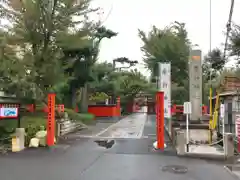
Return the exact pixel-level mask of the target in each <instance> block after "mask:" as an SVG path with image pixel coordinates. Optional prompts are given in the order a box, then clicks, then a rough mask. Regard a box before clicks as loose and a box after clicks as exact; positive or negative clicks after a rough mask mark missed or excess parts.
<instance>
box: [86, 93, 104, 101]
mask: <svg viewBox="0 0 240 180" xmlns="http://www.w3.org/2000/svg"><path fill="white" fill-rule="evenodd" d="M108 98H109V96H108V95H107V94H106V93H104V92H96V93H94V94H92V95H91V96H90V97H89V100H90V101H95V102H100V101H105V100H106V99H108Z"/></svg>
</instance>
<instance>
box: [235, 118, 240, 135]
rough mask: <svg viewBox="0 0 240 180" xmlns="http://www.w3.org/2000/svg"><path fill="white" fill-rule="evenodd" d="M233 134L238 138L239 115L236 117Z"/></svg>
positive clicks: (239, 129) (239, 133)
mask: <svg viewBox="0 0 240 180" xmlns="http://www.w3.org/2000/svg"><path fill="white" fill-rule="evenodd" d="M235 134H236V137H238V136H239V138H240V115H236V125H235Z"/></svg>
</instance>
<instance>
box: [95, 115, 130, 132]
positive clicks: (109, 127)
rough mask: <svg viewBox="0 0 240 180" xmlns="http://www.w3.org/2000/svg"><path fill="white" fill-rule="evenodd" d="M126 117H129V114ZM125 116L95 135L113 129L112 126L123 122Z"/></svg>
mask: <svg viewBox="0 0 240 180" xmlns="http://www.w3.org/2000/svg"><path fill="white" fill-rule="evenodd" d="M130 116H131V115H130ZM126 118H129V116H128V117H126ZM124 119H125V118H123V119H121V120H120V121H118V122H116V123H114V124H112V125H110V126H108V127H107V128H106V129H104V130H102V131H100V132H99V133H97V134H96V135H95V136H100V135H101V134H103V133H105V132H107V131H108V130H109V129H111V128H112V127H114V126H116V125H118V124H120V123H122V120H124Z"/></svg>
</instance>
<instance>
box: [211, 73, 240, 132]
mask: <svg viewBox="0 0 240 180" xmlns="http://www.w3.org/2000/svg"><path fill="white" fill-rule="evenodd" d="M219 98H220V102H221V103H222V104H224V110H225V113H224V124H225V132H229V133H233V134H234V135H236V123H235V122H236V118H237V115H240V79H239V78H237V77H233V76H227V77H225V78H224V81H223V83H222V84H221V93H220V94H219ZM212 101H213V103H212V104H213V105H214V104H215V102H216V96H214V97H213V98H212ZM222 123H223V122H221V121H218V124H217V131H218V132H219V133H221V134H222V128H221V127H220V126H221V124H222Z"/></svg>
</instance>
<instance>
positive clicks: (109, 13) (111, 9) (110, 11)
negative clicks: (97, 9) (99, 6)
mask: <svg viewBox="0 0 240 180" xmlns="http://www.w3.org/2000/svg"><path fill="white" fill-rule="evenodd" d="M112 11H113V3H112V4H111V8H110V10H109V11H108V14H107V16H106V18H105V19H104V20H103V21H102V22H101V24H100V26H102V25H103V24H104V23H105V22H106V21H107V20H108V18H109V17H110V15H111V14H112Z"/></svg>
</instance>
